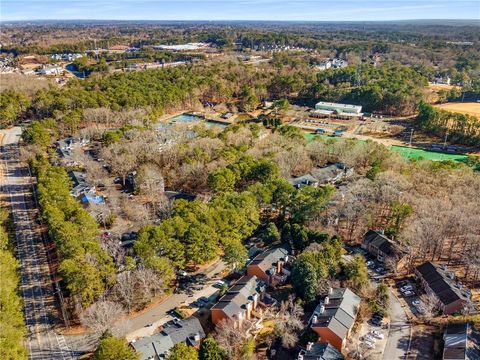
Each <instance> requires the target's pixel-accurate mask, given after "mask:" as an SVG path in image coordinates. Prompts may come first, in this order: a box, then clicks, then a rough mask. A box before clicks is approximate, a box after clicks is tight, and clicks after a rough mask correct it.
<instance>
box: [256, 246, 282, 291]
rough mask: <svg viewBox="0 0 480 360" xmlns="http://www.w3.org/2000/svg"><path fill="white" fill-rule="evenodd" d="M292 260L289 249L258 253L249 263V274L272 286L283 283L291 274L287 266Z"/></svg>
mask: <svg viewBox="0 0 480 360" xmlns="http://www.w3.org/2000/svg"><path fill="white" fill-rule="evenodd" d="M290 260H291V259H290V257H289V255H288V251H287V250H285V249H283V248H274V249H270V250H267V251H264V252H262V253H261V254H258V255H257V256H255V257H254V258H253V260H252V261H250V262H249V263H248V264H247V274H248V275H250V276H256V277H257V278H258V279H260V280H262V281H264V282H265V283H266V284H268V285H270V286H275V285H278V284H282V283H284V282H285V281H286V279H287V277H288V276H289V275H290V270H289V269H288V268H287V267H286V266H285V265H286V264H288V263H289V261H290Z"/></svg>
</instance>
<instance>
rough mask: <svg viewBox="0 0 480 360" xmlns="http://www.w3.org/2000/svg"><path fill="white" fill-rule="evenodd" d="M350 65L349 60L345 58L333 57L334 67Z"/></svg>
mask: <svg viewBox="0 0 480 360" xmlns="http://www.w3.org/2000/svg"><path fill="white" fill-rule="evenodd" d="M347 66H348V61H347V60H343V59H337V58H335V59H332V67H333V68H334V69H339V68H344V67H347Z"/></svg>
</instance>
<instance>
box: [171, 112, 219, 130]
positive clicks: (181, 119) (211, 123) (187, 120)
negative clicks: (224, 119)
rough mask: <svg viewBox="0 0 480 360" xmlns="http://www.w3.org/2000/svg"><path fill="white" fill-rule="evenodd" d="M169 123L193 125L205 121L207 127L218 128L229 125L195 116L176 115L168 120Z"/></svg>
mask: <svg viewBox="0 0 480 360" xmlns="http://www.w3.org/2000/svg"><path fill="white" fill-rule="evenodd" d="M168 121H169V122H170V123H175V122H183V123H192V122H200V121H203V122H205V125H207V126H218V127H221V128H224V127H227V124H222V123H219V122H216V121H210V120H208V119H205V118H204V117H202V116H198V115H193V114H180V115H176V116H174V117H171V118H170V119H168Z"/></svg>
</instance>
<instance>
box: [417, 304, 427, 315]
mask: <svg viewBox="0 0 480 360" xmlns="http://www.w3.org/2000/svg"><path fill="white" fill-rule="evenodd" d="M415 309H416V310H417V311H418V313H419V314H425V312H426V311H427V310H426V309H425V308H424V307H423V306H422V305H419V306H415Z"/></svg>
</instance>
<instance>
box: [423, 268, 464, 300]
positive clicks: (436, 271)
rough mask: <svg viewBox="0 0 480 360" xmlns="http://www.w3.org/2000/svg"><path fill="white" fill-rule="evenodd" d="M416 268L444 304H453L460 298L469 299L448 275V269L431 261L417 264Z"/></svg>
mask: <svg viewBox="0 0 480 360" xmlns="http://www.w3.org/2000/svg"><path fill="white" fill-rule="evenodd" d="M416 270H417V271H418V272H419V273H420V274H421V276H422V278H423V280H425V281H426V282H427V284H428V286H429V287H430V289H432V291H433V292H434V293H435V295H436V296H437V298H438V299H439V300H440V301H441V302H442V303H443V304H444V305H448V304H451V303H453V302H454V301H457V300H459V299H462V300H467V299H468V297H467V296H465V295H464V294H463V293H462V291H461V290H460V289H459V288H458V285H457V284H456V283H455V281H453V280H452V279H450V278H449V277H448V276H447V271H446V270H443V269H442V268H440V267H438V266H437V265H435V264H433V263H431V262H426V263H424V264H422V265H419V266H417V268H416Z"/></svg>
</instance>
